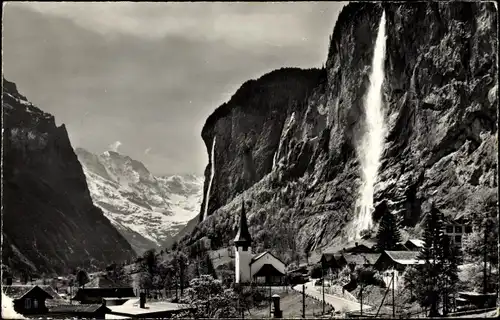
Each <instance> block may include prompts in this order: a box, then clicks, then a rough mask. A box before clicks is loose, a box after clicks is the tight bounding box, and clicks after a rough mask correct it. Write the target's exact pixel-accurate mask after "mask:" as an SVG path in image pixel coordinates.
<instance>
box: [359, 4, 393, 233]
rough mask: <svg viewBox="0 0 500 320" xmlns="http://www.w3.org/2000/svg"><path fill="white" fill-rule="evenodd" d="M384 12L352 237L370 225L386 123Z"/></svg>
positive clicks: (369, 96)
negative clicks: (384, 108)
mask: <svg viewBox="0 0 500 320" xmlns="http://www.w3.org/2000/svg"><path fill="white" fill-rule="evenodd" d="M385 42H386V35H385V12H383V13H382V17H381V19H380V25H379V28H378V33H377V39H376V42H375V49H374V54H373V60H372V70H371V75H370V87H369V89H368V92H367V95H366V96H365V101H364V108H365V121H366V123H365V128H366V130H365V133H364V135H363V138H362V140H361V143H360V145H358V147H357V154H358V157H359V161H360V165H361V170H362V183H361V189H360V191H359V196H358V201H357V202H356V218H355V221H354V222H355V223H354V224H353V229H355V230H354V231H355V235H354V238H359V237H360V232H361V231H362V230H365V229H369V228H371V227H372V210H373V193H374V186H375V182H376V180H377V174H378V169H379V167H380V158H381V157H382V153H383V150H384V140H385V133H386V128H385V123H384V113H383V99H382V84H383V82H384V58H385Z"/></svg>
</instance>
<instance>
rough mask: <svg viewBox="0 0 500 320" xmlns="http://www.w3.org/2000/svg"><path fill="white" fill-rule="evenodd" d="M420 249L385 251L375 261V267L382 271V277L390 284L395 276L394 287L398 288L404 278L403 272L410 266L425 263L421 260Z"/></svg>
mask: <svg viewBox="0 0 500 320" xmlns="http://www.w3.org/2000/svg"><path fill="white" fill-rule="evenodd" d="M419 254H420V252H418V251H384V252H382V254H381V255H380V257H379V258H378V260H377V262H376V263H375V265H374V267H375V269H377V270H379V271H381V272H382V278H383V279H384V282H385V284H386V285H389V284H390V283H391V281H392V277H393V276H394V287H395V288H396V287H397V286H398V285H399V283H400V282H401V281H402V280H403V273H404V271H405V270H406V268H407V267H408V266H414V265H420V264H424V263H425V261H424V260H419V259H418V255H419Z"/></svg>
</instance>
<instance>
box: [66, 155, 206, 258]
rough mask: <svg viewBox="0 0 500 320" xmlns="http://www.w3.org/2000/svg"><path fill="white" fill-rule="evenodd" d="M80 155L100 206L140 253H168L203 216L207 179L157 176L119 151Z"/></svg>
mask: <svg viewBox="0 0 500 320" xmlns="http://www.w3.org/2000/svg"><path fill="white" fill-rule="evenodd" d="M75 153H76V154H77V156H78V160H79V161H80V163H81V164H82V167H83V172H84V173H85V177H86V179H87V185H88V186H89V190H90V196H91V197H92V200H93V201H94V204H95V205H96V206H97V207H99V208H101V209H102V211H103V213H104V215H105V216H106V218H108V219H109V221H111V223H112V224H113V226H115V227H116V228H117V230H118V231H120V233H121V234H122V235H123V236H124V237H125V239H127V240H128V242H129V243H130V244H131V245H132V248H133V249H134V250H135V252H137V254H142V253H144V252H145V251H146V250H149V249H152V248H155V249H157V250H158V251H160V250H163V249H164V248H165V247H166V246H168V245H169V244H171V243H172V241H173V240H172V239H173V236H175V235H176V234H177V233H178V231H179V230H181V229H183V228H184V226H185V225H186V224H187V223H188V221H189V220H190V219H192V218H193V217H195V216H196V215H197V214H198V212H199V209H200V203H201V192H202V184H203V179H202V178H201V177H198V176H195V175H189V174H186V175H170V176H154V175H153V174H152V173H151V172H150V171H149V170H148V169H147V168H146V166H145V165H144V164H143V163H142V162H140V161H137V160H134V159H131V158H130V157H128V156H126V155H123V154H120V153H118V152H114V151H106V152H104V153H102V154H99V155H95V154H93V153H91V152H89V151H87V150H85V149H82V148H76V149H75Z"/></svg>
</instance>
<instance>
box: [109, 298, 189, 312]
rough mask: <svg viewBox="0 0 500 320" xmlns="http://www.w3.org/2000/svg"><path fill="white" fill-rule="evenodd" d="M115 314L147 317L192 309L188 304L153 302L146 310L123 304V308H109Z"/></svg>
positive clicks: (137, 306) (147, 305)
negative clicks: (148, 315)
mask: <svg viewBox="0 0 500 320" xmlns="http://www.w3.org/2000/svg"><path fill="white" fill-rule="evenodd" d="M108 309H110V310H111V313H113V314H119V315H147V314H151V313H164V312H165V313H168V312H172V313H176V312H181V311H187V310H191V309H192V308H191V307H190V306H189V305H186V304H180V303H172V302H164V301H162V302H153V303H147V302H146V305H145V308H140V307H139V304H138V303H136V304H123V305H121V306H109V307H108Z"/></svg>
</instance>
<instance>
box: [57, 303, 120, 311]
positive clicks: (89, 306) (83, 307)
mask: <svg viewBox="0 0 500 320" xmlns="http://www.w3.org/2000/svg"><path fill="white" fill-rule="evenodd" d="M101 308H104V309H105V312H110V311H111V310H110V309H109V308H108V307H106V306H104V305H102V304H78V305H60V306H54V307H52V308H50V309H49V312H55V313H66V312H78V313H94V312H96V311H97V310H99V309H101Z"/></svg>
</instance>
